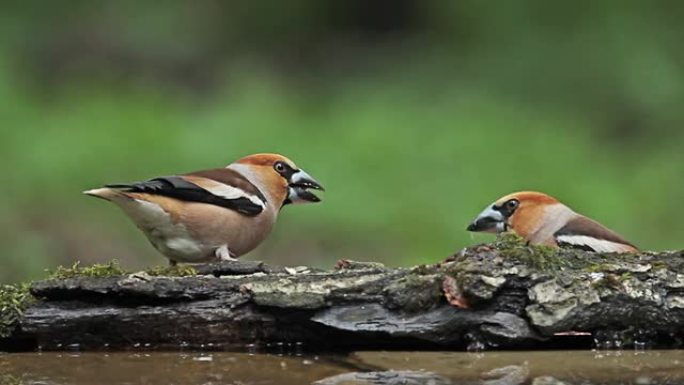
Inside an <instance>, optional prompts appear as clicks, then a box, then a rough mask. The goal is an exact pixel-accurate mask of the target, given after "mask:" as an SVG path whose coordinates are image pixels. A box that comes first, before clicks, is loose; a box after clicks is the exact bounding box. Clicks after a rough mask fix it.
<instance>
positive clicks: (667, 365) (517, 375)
mask: <svg viewBox="0 0 684 385" xmlns="http://www.w3.org/2000/svg"><path fill="white" fill-rule="evenodd" d="M94 383H97V384H103V385H115V384H117V385H118V384H207V385H209V384H212V385H216V384H242V385H248V384H255V385H266V384H274V385H275V384H278V385H290V384H292V385H295V384H296V385H301V384H316V385H350V384H368V385H371V384H372V385H378V384H433V385H442V384H483V385H505V384H512V385H515V384H533V385H543V384H547V385H549V384H582V385H589V384H651V385H657V384H682V383H684V351H681V350H679V351H677V350H673V351H641V352H632V351H629V352H628V351H595V352H589V351H564V352H483V353H449V352H356V353H352V354H349V355H327V356H314V355H289V356H288V355H285V356H282V355H268V354H255V353H253V352H250V353H216V352H212V353H209V352H204V353H187V352H176V353H159V352H146V351H139V352H118V353H78V352H67V353H33V354H4V355H2V354H0V384H2V385H5V384H12V385H16V384H75V385H80V384H84V385H85V384H94Z"/></svg>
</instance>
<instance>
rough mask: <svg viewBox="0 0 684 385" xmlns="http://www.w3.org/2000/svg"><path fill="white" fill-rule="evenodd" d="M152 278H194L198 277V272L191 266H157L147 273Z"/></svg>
mask: <svg viewBox="0 0 684 385" xmlns="http://www.w3.org/2000/svg"><path fill="white" fill-rule="evenodd" d="M145 272H146V273H147V274H149V275H152V276H155V277H157V276H164V277H193V276H195V275H197V270H195V268H194V267H192V266H190V265H181V264H178V265H175V266H157V267H153V268H151V269H148V270H146V271H145Z"/></svg>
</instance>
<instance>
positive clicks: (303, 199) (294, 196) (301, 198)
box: [286, 170, 325, 203]
mask: <svg viewBox="0 0 684 385" xmlns="http://www.w3.org/2000/svg"><path fill="white" fill-rule="evenodd" d="M289 185H290V191H289V194H288V197H287V202H286V203H307V202H320V201H321V199H320V198H319V197H317V196H316V195H315V194H314V193H312V192H311V191H309V190H310V189H311V190H321V191H325V189H324V188H323V186H321V184H320V183H318V181H316V179H314V178H313V177H312V176H311V175H309V174H307V173H306V172H305V171H303V170H299V171H297V172H295V173H294V174H292V176H291V177H290V183H289Z"/></svg>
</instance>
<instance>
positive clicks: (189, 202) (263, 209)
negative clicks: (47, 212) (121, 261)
mask: <svg viewBox="0 0 684 385" xmlns="http://www.w3.org/2000/svg"><path fill="white" fill-rule="evenodd" d="M310 189H313V190H323V187H322V186H321V185H320V184H319V183H318V182H317V181H316V180H315V179H313V178H312V177H311V176H310V175H309V174H307V173H306V172H304V171H303V170H300V169H299V168H298V167H297V166H296V165H295V164H294V163H293V162H292V161H291V160H289V159H288V158H286V157H284V156H282V155H278V154H254V155H249V156H246V157H244V158H242V159H239V160H237V161H236V162H234V163H232V164H230V165H228V166H227V167H225V168H215V169H210V170H202V171H196V172H191V173H187V174H181V175H172V176H164V177H158V178H154V179H150V180H148V181H144V182H135V183H126V184H112V185H107V186H105V187H103V188H97V189H93V190H88V191H84V193H85V194H87V195H91V196H95V197H99V198H103V199H106V200H108V201H111V202H113V203H115V204H116V205H118V206H119V207H121V209H123V211H124V212H125V213H126V214H127V215H128V216H129V217H130V218H131V219H132V220H133V222H135V224H136V225H137V226H138V228H140V229H141V230H142V231H143V232H144V233H145V235H146V236H147V238H148V239H149V240H150V242H151V243H152V245H153V246H154V247H155V248H156V249H157V250H158V251H159V252H161V253H162V254H164V255H165V256H166V257H167V258H168V259H169V260H170V262H171V264H172V265H173V264H176V262H189V263H194V262H204V261H211V260H216V259H219V260H230V259H233V258H237V257H239V256H241V255H243V254H245V253H247V252H249V251H251V250H252V249H254V248H255V247H257V246H258V245H259V244H260V243H261V242H262V241H263V240H264V239H265V238H266V236H268V234H269V233H270V231H271V228H272V227H273V225H274V223H275V221H276V218H277V217H278V213H279V212H280V209H281V208H282V207H283V206H284V205H286V204H290V203H307V202H319V201H320V199H319V198H318V197H317V196H316V195H314V194H313V193H312V192H311V191H309V190H310Z"/></svg>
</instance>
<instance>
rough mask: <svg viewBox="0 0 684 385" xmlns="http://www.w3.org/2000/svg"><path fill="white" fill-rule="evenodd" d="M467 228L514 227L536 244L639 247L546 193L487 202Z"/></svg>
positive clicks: (611, 249)
mask: <svg viewBox="0 0 684 385" xmlns="http://www.w3.org/2000/svg"><path fill="white" fill-rule="evenodd" d="M467 230H468V231H473V232H490V233H500V232H505V231H511V230H512V231H513V232H515V233H517V234H518V235H520V236H521V237H523V238H524V239H525V240H527V241H528V242H529V243H530V244H534V245H547V246H558V247H571V248H578V249H583V250H587V251H596V252H617V253H624V252H636V251H638V249H637V247H636V246H634V244H632V243H631V242H629V241H628V240H626V239H625V238H624V237H622V236H621V235H619V234H617V233H616V232H614V231H613V230H611V229H609V228H607V227H605V226H603V225H602V224H600V223H598V222H596V221H595V220H593V219H591V218H588V217H586V216H584V215H582V214H578V213H576V212H575V211H573V210H572V209H570V208H569V207H568V206H566V205H564V204H563V203H561V202H559V201H558V200H557V199H556V198H553V197H551V196H549V195H547V194H544V193H541V192H534V191H522V192H516V193H512V194H509V195H506V196H504V197H502V198H500V199H498V200H497V201H496V202H494V203H493V204H491V205H489V206H487V208H485V209H484V210H483V211H482V213H480V215H478V216H477V218H475V220H474V221H473V222H472V223H471V224H470V225H469V226H468V228H467Z"/></svg>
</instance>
